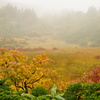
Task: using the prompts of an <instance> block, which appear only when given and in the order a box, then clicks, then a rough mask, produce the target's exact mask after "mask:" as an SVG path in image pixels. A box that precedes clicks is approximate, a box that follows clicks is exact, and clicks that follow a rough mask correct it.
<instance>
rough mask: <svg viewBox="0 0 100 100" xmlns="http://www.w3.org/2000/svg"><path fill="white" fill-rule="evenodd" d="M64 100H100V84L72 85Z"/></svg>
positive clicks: (67, 90)
mask: <svg viewBox="0 0 100 100" xmlns="http://www.w3.org/2000/svg"><path fill="white" fill-rule="evenodd" d="M64 98H65V99H66V100H100V83H98V84H96V83H86V84H85V85H82V83H74V84H70V85H69V86H68V88H67V89H66V92H65V94H64Z"/></svg>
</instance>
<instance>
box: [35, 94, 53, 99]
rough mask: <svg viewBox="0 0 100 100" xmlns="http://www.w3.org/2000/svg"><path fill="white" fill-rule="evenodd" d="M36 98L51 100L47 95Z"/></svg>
mask: <svg viewBox="0 0 100 100" xmlns="http://www.w3.org/2000/svg"><path fill="white" fill-rule="evenodd" d="M36 100H51V99H50V98H48V97H47V96H46V95H42V96H39V97H37V99H36Z"/></svg>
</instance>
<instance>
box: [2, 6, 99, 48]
mask: <svg viewBox="0 0 100 100" xmlns="http://www.w3.org/2000/svg"><path fill="white" fill-rule="evenodd" d="M99 22H100V9H98V10H97V9H96V8H95V7H89V9H88V11H87V12H86V13H83V12H78V11H77V12H75V11H70V12H68V11H65V12H61V13H59V14H48V15H44V16H42V17H38V16H37V15H36V13H35V11H34V10H33V9H18V8H17V7H14V6H12V5H9V4H8V5H6V6H4V7H1V8H0V37H1V38H7V39H8V40H9V41H11V39H14V38H18V39H20V38H21V39H24V40H25V42H26V44H24V47H30V46H31V44H33V42H34V43H35V42H38V43H37V47H38V46H42V45H43V46H44V45H46V46H48V47H49V46H50V47H55V46H56V44H57V43H58V41H59V43H58V44H61V45H63V46H62V47H66V46H68V45H69V44H70V45H72V44H73V45H79V46H89V47H98V46H100V39H99V38H100V23H99ZM25 37H27V38H28V39H26V38H25ZM1 38H0V39H1ZM43 39H45V40H44V41H40V40H43ZM4 40H5V39H4ZM4 40H2V39H1V40H0V41H3V44H4V43H8V42H6V41H4ZM35 40H36V41H35ZM48 41H49V42H51V44H50V43H48ZM15 42H16V41H15ZM44 42H45V44H44ZM17 44H18V43H17ZM19 44H20V43H19ZM38 44H42V45H38ZM49 44H50V45H49ZM58 44H57V47H60V46H61V45H58ZM1 45H2V43H1ZM6 47H7V46H6ZM8 47H9V46H8ZM12 47H13V46H12ZM14 47H20V46H17V45H16V46H14ZM21 47H23V46H21Z"/></svg>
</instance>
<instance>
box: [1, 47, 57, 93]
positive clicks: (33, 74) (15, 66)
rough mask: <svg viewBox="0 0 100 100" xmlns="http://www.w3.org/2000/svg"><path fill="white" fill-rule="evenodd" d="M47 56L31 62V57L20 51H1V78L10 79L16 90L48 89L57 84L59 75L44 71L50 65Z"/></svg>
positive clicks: (38, 57) (51, 71) (41, 56)
mask: <svg viewBox="0 0 100 100" xmlns="http://www.w3.org/2000/svg"><path fill="white" fill-rule="evenodd" d="M50 61H51V60H50V59H49V57H48V56H47V55H45V54H43V55H38V56H36V57H35V58H33V59H32V60H31V61H29V57H27V56H24V55H23V54H21V53H20V52H18V51H15V50H10V51H7V50H5V49H2V48H1V49H0V72H1V73H0V76H1V77H0V78H9V79H10V81H12V82H13V83H14V86H15V87H16V90H25V91H26V92H29V90H30V89H33V88H34V87H36V86H39V85H43V86H47V87H48V88H49V87H50V85H53V84H54V83H57V80H58V79H59V78H58V76H59V75H58V74H57V73H56V72H55V71H53V70H49V69H44V68H43V66H46V65H48V64H49V63H50Z"/></svg>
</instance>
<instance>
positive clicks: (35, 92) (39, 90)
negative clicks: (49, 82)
mask: <svg viewBox="0 0 100 100" xmlns="http://www.w3.org/2000/svg"><path fill="white" fill-rule="evenodd" d="M48 93H49V92H48V90H47V89H46V88H45V87H42V86H41V87H36V88H34V89H33V90H32V91H31V94H32V95H34V96H36V97H38V96H41V95H47V94H48Z"/></svg>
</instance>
